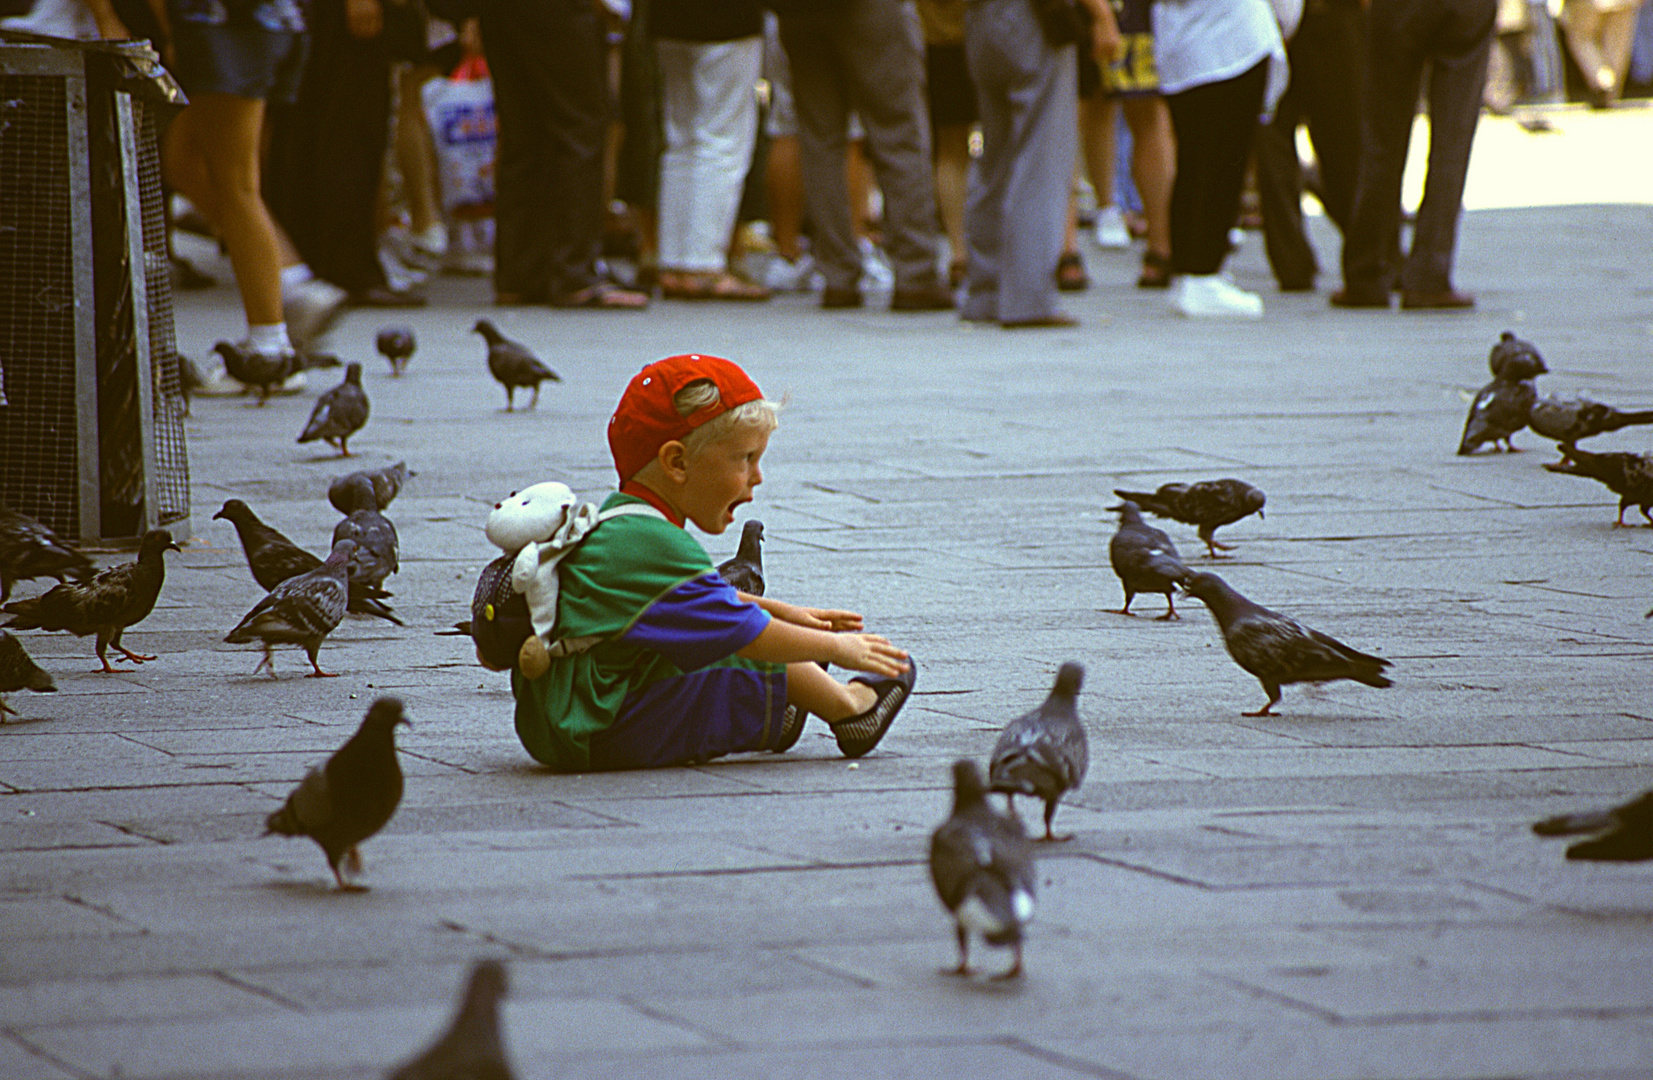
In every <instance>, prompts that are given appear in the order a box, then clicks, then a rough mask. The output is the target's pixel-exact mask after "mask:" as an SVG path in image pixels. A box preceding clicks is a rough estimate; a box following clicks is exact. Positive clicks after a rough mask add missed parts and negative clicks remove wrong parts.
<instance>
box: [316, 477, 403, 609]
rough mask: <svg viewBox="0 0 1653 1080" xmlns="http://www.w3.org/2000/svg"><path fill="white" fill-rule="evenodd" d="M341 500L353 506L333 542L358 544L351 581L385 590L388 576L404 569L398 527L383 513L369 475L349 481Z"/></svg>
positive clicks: (342, 492) (354, 583)
mask: <svg viewBox="0 0 1653 1080" xmlns="http://www.w3.org/2000/svg"><path fill="white" fill-rule="evenodd" d="M339 501H340V502H342V503H343V504H344V505H345V506H348V507H350V509H349V510H348V511H347V512H346V516H345V519H344V520H343V521H341V522H339V523H338V524H337V525H335V526H333V543H335V544H337V543H338V542H339V541H340V540H352V541H354V542H355V544H356V550H355V551H354V552H353V553H352V554H351V556H350V581H351V584H352V585H355V586H357V587H367V588H375V589H382V588H383V587H384V583H385V578H387V577H389V576H390V575H391V574H394V573H396V572H397V571H398V570H400V569H401V568H402V564H401V542H400V541H399V539H398V538H397V536H396V526H395V524H394V523H393V522H392V521H391V520H390V519H389V518H387V517H385V516H384V515H383V514H381V513H379V511H378V509H377V508H376V507H377V500H376V499H375V498H374V495H373V484H372V483H371V482H370V481H369V480H368V479H367V478H366V477H365V476H358V477H356V478H355V479H353V480H351V481H349V483H347V484H345V485H344V489H343V490H342V491H341V492H340V497H339Z"/></svg>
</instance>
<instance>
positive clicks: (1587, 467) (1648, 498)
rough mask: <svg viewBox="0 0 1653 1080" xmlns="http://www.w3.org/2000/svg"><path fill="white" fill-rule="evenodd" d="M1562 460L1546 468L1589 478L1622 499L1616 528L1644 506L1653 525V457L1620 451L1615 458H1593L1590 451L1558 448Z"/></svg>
mask: <svg viewBox="0 0 1653 1080" xmlns="http://www.w3.org/2000/svg"><path fill="white" fill-rule="evenodd" d="M1558 449H1560V450H1561V453H1562V460H1560V461H1552V462H1548V463H1546V464H1545V466H1544V467H1545V468H1546V469H1548V470H1550V471H1551V472H1558V473H1566V474H1567V475H1569V476H1587V477H1589V478H1590V479H1591V480H1599V481H1601V482H1602V483H1603V484H1606V485H1607V486H1608V487H1609V488H1611V489H1612V491H1613V493H1614V494H1616V495H1617V496H1618V497H1619V516H1618V518H1617V520H1615V521H1614V522H1613V527H1614V528H1619V527H1621V526H1623V525H1624V512H1625V511H1626V510H1628V509H1630V507H1632V506H1640V507H1641V511H1642V517H1644V518H1647V520H1648V523H1649V524H1653V515H1650V514H1648V512H1647V510H1648V507H1650V506H1653V454H1629V453H1625V452H1624V451H1622V450H1616V451H1614V452H1613V453H1611V454H1592V453H1590V452H1589V451H1587V450H1579V449H1577V448H1574V449H1572V450H1569V449H1567V448H1566V447H1565V446H1563V447H1558Z"/></svg>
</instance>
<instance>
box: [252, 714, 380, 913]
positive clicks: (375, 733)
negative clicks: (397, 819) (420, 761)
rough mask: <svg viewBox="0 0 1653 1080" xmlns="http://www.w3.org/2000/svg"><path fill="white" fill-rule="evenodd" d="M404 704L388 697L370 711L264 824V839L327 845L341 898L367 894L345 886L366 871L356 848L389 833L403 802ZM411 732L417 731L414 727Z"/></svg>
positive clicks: (323, 847) (357, 887)
mask: <svg viewBox="0 0 1653 1080" xmlns="http://www.w3.org/2000/svg"><path fill="white" fill-rule="evenodd" d="M407 722H408V720H407V717H406V716H404V715H402V703H401V701H399V700H398V699H396V698H393V697H382V698H379V699H378V700H377V701H375V702H374V703H373V704H372V705H371V706H369V707H368V710H367V715H366V716H364V717H363V718H362V726H361V727H359V728H357V729H356V734H354V735H352V736H350V738H349V739H348V740H347V741H346V742H345V744H344V745H343V746H341V747H339V748H338V749H337V750H335V751H334V752H333V756H332V757H330V758H328V759H327V761H326V762H325V763H323V765H322V766H321V768H319V769H310V770H309V771H307V772H306V773H305V774H304V779H303V780H301V781H299V785H298V787H296V788H294V789H293V793H292V794H291V795H289V796H287V801H286V802H284V803H282V804H281V809H279V810H277V811H276V812H275V813H273V814H271V815H270V816H269V817H268V818H266V819H265V822H264V835H265V836H269V835H271V834H272V833H280V834H281V835H283V836H308V837H309V838H310V839H312V840H314V841H315V842H316V843H317V844H320V845H321V850H322V854H324V855H326V856H327V865H328V866H329V867H331V868H332V870H333V877H334V879H335V880H336V881H338V883H339V891H340V892H366V891H367V887H366V886H365V885H355V884H352V883H349V882H347V881H345V879H344V874H343V873H342V872H341V871H340V869H339V864H340V863H344V864H345V865H346V867H347V868H348V869H349V870H350V873H351V875H352V876H354V875H356V874H359V873H360V872H361V868H362V856H361V852H359V851H358V850H357V849H356V845H357V844H360V843H361V842H362V841H363V840H366V839H367V838H368V837H370V836H372V835H373V834H374V833H376V832H378V831H379V830H380V829H382V828H384V827H385V823H386V822H388V821H389V820H390V816H391V815H392V814H394V813H395V812H396V807H397V804H399V803H400V802H401V801H402V767H401V765H400V764H398V763H397V761H396V726H397V725H398V724H406V723H407ZM410 726H411V725H410Z"/></svg>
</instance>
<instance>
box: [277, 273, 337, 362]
mask: <svg viewBox="0 0 1653 1080" xmlns="http://www.w3.org/2000/svg"><path fill="white" fill-rule="evenodd" d="M347 299H349V294H348V293H346V292H345V291H344V290H343V289H341V288H339V287H338V286H337V285H334V284H333V283H332V282H330V281H323V280H322V279H321V278H311V279H310V280H309V281H306V282H305V283H304V284H302V285H300V286H298V287H297V288H295V289H293V291H292V292H291V293H290V294H288V295H287V296H284V297H282V300H281V315H282V318H283V319H285V320H286V322H287V337H288V338H289V339H290V340H291V341H292V343H293V347H294V348H296V349H298V350H299V351H300V352H309V351H310V346H312V345H314V344H315V342H316V339H317V338H319V337H321V335H323V334H325V333H326V332H327V329H328V327H330V326H332V325H333V321H334V320H335V319H337V318H338V317H339V309H340V308H342V307H343V306H344V302H345V301H346V300H347Z"/></svg>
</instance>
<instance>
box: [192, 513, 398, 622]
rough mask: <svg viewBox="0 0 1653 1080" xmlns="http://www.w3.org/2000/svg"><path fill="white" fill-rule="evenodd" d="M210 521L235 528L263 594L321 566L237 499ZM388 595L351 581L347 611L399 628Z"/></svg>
mask: <svg viewBox="0 0 1653 1080" xmlns="http://www.w3.org/2000/svg"><path fill="white" fill-rule="evenodd" d="M212 518H213V520H214V521H218V520H220V519H221V520H224V521H228V522H229V523H230V524H232V525H234V526H235V531H236V534H237V535H238V536H240V537H241V548H242V550H243V551H245V552H246V553H247V566H248V568H249V569H251V570H252V572H253V580H254V581H256V582H258V584H259V587H260V588H262V589H264V590H265V591H266V592H268V591H269V590H271V589H273V588H275V587H276V586H277V585H279V584H281V583H282V582H283V581H286V580H287V579H288V578H290V577H293V576H295V575H297V574H304V573H308V572H309V571H311V570H314V569H315V568H316V567H318V566H320V565H321V560H320V559H318V558H316V557H315V556H314V555H312V554H310V553H309V552H308V551H305V550H304V549H303V548H301V547H299V546H298V545H297V544H295V543H293V542H292V541H291V540H289V539H287V537H285V536H283V535H282V534H281V533H279V532H277V531H276V530H275V529H272V528H271V527H270V526H268V525H266V524H264V523H263V522H262V521H260V520H259V519H258V515H257V514H255V513H253V511H252V507H250V506H248V505H247V504H246V503H244V502H242V501H241V500H240V499H229V500H226V501H225V503H224V506H223V508H222V509H221V510H219V511H218V513H216V514H214V515H212ZM389 596H390V594H389V593H387V592H385V591H384V590H383V589H375V588H373V587H371V586H368V585H366V584H361V585H358V584H356V583H355V582H351V583H350V599H349V601H348V603H347V606H346V610H349V611H354V612H356V613H357V614H360V615H373V616H375V617H377V618H380V619H385V620H388V621H390V622H393V623H395V624H396V625H397V626H402V625H404V624H403V622H402V620H401V619H398V618H397V617H396V613H395V612H394V611H392V610H391V608H390V605H388V604H386V603H385V602H384V601H385V599H386V598H388V597H389Z"/></svg>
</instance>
